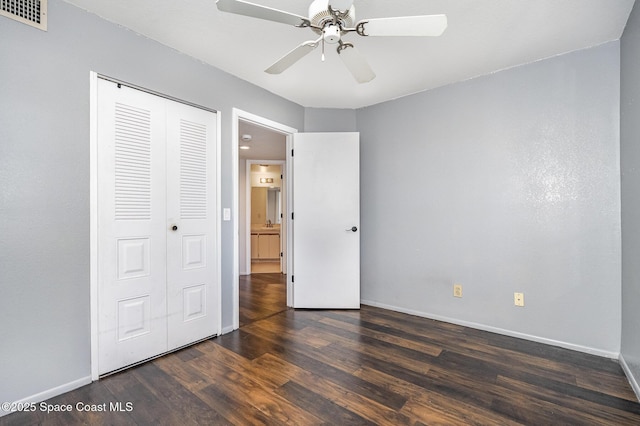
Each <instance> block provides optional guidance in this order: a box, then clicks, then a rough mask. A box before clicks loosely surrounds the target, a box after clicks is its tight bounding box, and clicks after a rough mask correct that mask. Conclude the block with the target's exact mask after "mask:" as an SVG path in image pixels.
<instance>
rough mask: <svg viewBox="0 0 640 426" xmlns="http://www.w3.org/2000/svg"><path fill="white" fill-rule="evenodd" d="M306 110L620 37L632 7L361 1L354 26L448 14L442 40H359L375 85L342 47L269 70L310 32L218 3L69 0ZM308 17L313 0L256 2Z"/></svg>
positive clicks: (371, 100)
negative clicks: (356, 76) (359, 78)
mask: <svg viewBox="0 0 640 426" xmlns="http://www.w3.org/2000/svg"><path fill="white" fill-rule="evenodd" d="M66 1H67V2H68V3H71V4H74V5H77V6H79V7H81V8H83V9H86V10H88V11H90V12H93V13H95V14H97V15H99V16H101V17H103V18H105V19H107V20H109V21H112V22H115V23H118V24H120V25H122V26H124V27H127V28H130V29H131V30H133V31H135V32H137V33H139V34H143V35H145V36H147V37H149V38H151V39H154V40H157V41H158V42H160V43H162V44H165V45H167V46H170V47H172V48H174V49H177V50H178V51H181V52H183V53H186V54H188V55H191V56H193V57H195V58H197V59H199V60H202V61H203V62H206V63H208V64H211V65H213V66H215V67H217V68H220V69H222V70H224V71H227V72H229V73H231V74H234V75H236V76H238V77H240V78H242V79H244V80H247V81H249V82H251V83H254V84H256V85H258V86H260V87H263V88H265V89H267V90H269V91H271V92H273V93H276V94H278V95H280V96H282V97H284V98H286V99H289V100H291V101H294V102H296V103H298V104H300V105H302V106H305V107H324V108H359V107H363V106H368V105H372V104H376V103H379V102H383V101H386V100H390V99H394V98H398V97H401V96H405V95H408V94H412V93H415V92H419V91H423V90H428V89H432V88H435V87H439V86H443V85H446V84H450V83H453V82H456V81H461V80H466V79H469V78H473V77H476V76H479V75H484V74H489V73H492V72H494V71H497V70H501V69H505V68H509V67H513V66H517V65H521V64H525V63H529V62H533V61H537V60H540V59H543V58H548V57H551V56H554V55H558V54H561V53H565V52H569V51H572V50H577V49H582V48H586V47H590V46H595V45H598V44H602V43H605V42H608V41H612V40H617V39H619V38H620V36H621V35H622V31H623V30H624V26H625V24H626V22H627V18H628V17H629V13H630V11H631V8H632V7H633V3H634V0H394V1H388V0H387V1H384V0H355V2H354V5H355V7H356V20H360V19H363V18H379V17H389V16H404V15H426V14H439V13H445V14H446V15H447V17H448V22H449V26H448V28H447V30H446V31H445V33H444V35H443V36H441V37H369V38H367V37H360V36H358V35H356V34H354V33H350V34H348V35H346V36H345V37H344V39H345V41H349V42H353V43H354V44H355V45H356V47H357V48H358V49H359V50H360V52H361V53H362V54H363V55H365V56H366V57H367V59H368V60H369V63H370V64H371V66H372V68H373V69H374V71H375V72H376V74H377V78H375V79H374V80H373V81H371V82H369V83H365V84H357V83H356V82H355V81H354V80H353V78H352V77H351V74H349V72H348V71H347V70H346V69H345V68H344V66H343V64H342V61H341V60H340V58H338V57H337V53H336V52H335V50H334V49H329V50H328V51H327V52H326V53H327V59H326V61H325V62H321V61H320V49H317V51H314V52H312V53H311V54H309V55H308V56H306V57H305V58H303V59H302V60H301V61H300V62H298V63H296V64H295V65H293V66H292V67H291V68H290V69H288V70H287V71H285V72H284V73H282V74H280V75H269V74H266V73H265V72H264V69H266V68H267V67H269V66H270V65H271V64H272V63H273V62H275V61H276V60H277V59H279V58H280V57H281V56H283V55H284V54H285V53H287V52H288V51H289V50H291V49H293V48H294V47H295V46H297V45H298V44H300V43H302V42H304V41H306V40H312V39H314V38H316V35H315V33H313V32H312V31H311V30H310V29H308V28H306V29H303V28H295V27H292V26H287V25H284V24H279V23H274V22H269V21H263V20H259V19H254V18H249V17H245V16H239V15H234V14H229V13H224V12H220V11H218V10H217V8H216V6H215V0H136V1H131V0H66ZM251 1H252V2H254V3H259V4H261V5H264V6H269V7H273V8H277V9H281V10H286V11H288V12H292V13H295V14H299V15H303V16H307V8H308V5H309V4H310V2H311V0H305V1H301V0H251Z"/></svg>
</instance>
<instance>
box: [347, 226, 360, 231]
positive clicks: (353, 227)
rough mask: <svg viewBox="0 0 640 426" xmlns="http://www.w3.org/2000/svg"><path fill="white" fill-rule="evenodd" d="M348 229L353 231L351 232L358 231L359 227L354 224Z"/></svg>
mask: <svg viewBox="0 0 640 426" xmlns="http://www.w3.org/2000/svg"><path fill="white" fill-rule="evenodd" d="M347 231H351V232H357V231H358V228H357V227H355V226H352V227H351V228H349V229H347Z"/></svg>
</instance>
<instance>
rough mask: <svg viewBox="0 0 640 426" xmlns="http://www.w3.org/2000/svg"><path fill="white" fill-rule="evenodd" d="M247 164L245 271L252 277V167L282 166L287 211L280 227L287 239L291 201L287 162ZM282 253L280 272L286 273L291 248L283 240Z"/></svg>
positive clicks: (257, 161) (253, 161) (254, 162)
mask: <svg viewBox="0 0 640 426" xmlns="http://www.w3.org/2000/svg"><path fill="white" fill-rule="evenodd" d="M245 161H246V164H247V168H246V170H245V174H246V181H245V191H246V192H245V199H246V201H245V212H244V213H245V229H246V230H247V232H246V238H245V270H246V271H249V275H251V165H253V164H268V165H270V166H280V171H281V173H282V176H283V179H282V182H283V185H282V186H283V188H281V191H282V193H283V194H284V197H285V207H286V208H285V209H284V211H283V214H284V216H283V220H282V221H281V222H282V224H281V227H280V230H281V232H280V235H281V236H282V230H284V235H285V237H288V235H289V228H288V226H289V221H288V220H287V217H288V216H289V211H290V210H291V208H290V207H289V204H288V199H289V191H288V186H287V185H288V182H289V180H288V179H287V171H286V167H287V162H286V161H285V160H249V159H247V160H245ZM280 249H281V250H280V251H281V252H284V257H281V258H280V268H281V269H280V270H281V271H282V272H286V270H287V265H288V262H287V258H288V255H289V253H288V249H289V247H288V246H287V243H286V241H283V240H282V239H281V240H280Z"/></svg>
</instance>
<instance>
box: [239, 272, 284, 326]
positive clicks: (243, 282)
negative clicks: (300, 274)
mask: <svg viewBox="0 0 640 426" xmlns="http://www.w3.org/2000/svg"><path fill="white" fill-rule="evenodd" d="M285 309H287V276H286V275H285V274H281V273H274V274H251V275H241V276H240V327H242V326H244V325H247V324H250V323H252V322H254V321H257V320H260V319H264V318H267V317H269V316H271V315H273V314H277V313H278V312H282V311H284V310H285Z"/></svg>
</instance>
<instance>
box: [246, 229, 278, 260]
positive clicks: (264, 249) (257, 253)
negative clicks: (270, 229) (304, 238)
mask: <svg viewBox="0 0 640 426" xmlns="http://www.w3.org/2000/svg"><path fill="white" fill-rule="evenodd" d="M279 258H280V235H279V234H260V233H251V259H279Z"/></svg>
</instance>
